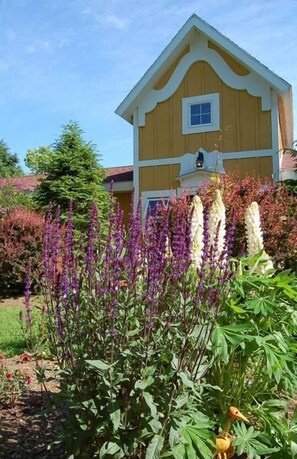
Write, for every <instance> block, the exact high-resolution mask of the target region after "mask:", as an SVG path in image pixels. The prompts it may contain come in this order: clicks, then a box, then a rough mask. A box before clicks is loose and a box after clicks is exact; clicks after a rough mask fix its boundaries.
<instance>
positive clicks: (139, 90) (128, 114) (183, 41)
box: [116, 14, 291, 122]
mask: <svg viewBox="0 0 297 459" xmlns="http://www.w3.org/2000/svg"><path fill="white" fill-rule="evenodd" d="M193 32H202V34H204V35H205V36H206V37H207V38H209V39H210V40H212V41H213V42H214V43H215V44H217V45H218V46H220V47H221V48H222V49H223V50H225V51H226V52H227V53H228V54H230V55H231V56H232V57H234V58H235V59H236V60H238V61H239V62H240V63H242V64H243V65H245V67H247V68H248V69H249V70H251V71H252V72H254V73H255V74H257V75H258V76H260V78H261V79H264V80H265V81H263V83H265V84H266V85H267V83H268V85H269V86H272V87H273V88H274V89H275V90H276V91H277V92H278V93H279V94H281V95H283V94H284V93H286V92H287V91H290V88H291V86H290V85H289V84H288V83H287V82H286V81H285V80H283V79H282V78H280V77H279V76H277V75H276V74H275V73H273V72H272V71H271V70H269V69H268V68H267V67H266V66H265V65H263V64H261V63H260V62H259V61H258V60H257V59H255V58H254V57H252V56H251V55H250V54H248V53H247V52H246V51H244V50H243V49H241V48H240V47H239V46H237V45H236V44H235V43H233V42H232V41H231V40H229V39H228V38H227V37H225V36H224V35H222V34H221V33H220V32H218V31H217V30H216V29H214V28H213V27H212V26H210V25H209V24H207V23H206V22H205V21H203V20H202V19H201V18H199V17H198V16H196V15H195V14H193V15H192V16H191V17H190V18H189V19H188V20H187V21H186V23H185V24H184V25H183V27H182V28H181V29H180V30H179V32H178V33H177V34H176V35H175V37H174V38H173V40H172V41H171V42H170V43H169V45H168V46H167V47H166V48H165V49H164V51H163V52H162V53H161V54H160V56H159V57H158V58H157V59H156V61H155V62H154V63H153V64H152V65H151V67H150V68H149V69H148V70H147V72H146V73H145V74H144V75H143V77H142V78H141V79H140V80H139V81H138V83H137V84H136V85H135V86H134V88H133V89H132V90H131V91H130V93H129V94H128V95H127V97H126V98H125V99H124V100H123V101H122V102H121V104H120V105H119V106H118V108H117V109H116V113H117V114H118V115H119V116H121V117H122V118H125V119H126V120H127V121H129V122H131V119H132V114H133V112H134V110H135V108H136V107H137V106H138V105H139V103H140V101H141V100H142V99H143V97H144V93H145V94H147V92H148V91H149V90H150V89H151V88H152V87H153V86H154V84H155V83H156V82H157V81H158V78H160V76H161V75H162V74H163V73H164V72H165V71H166V70H167V68H168V67H169V66H170V65H171V64H172V63H173V61H174V60H175V59H176V58H177V56H178V54H179V53H180V52H181V51H182V49H183V48H184V47H185V46H186V45H187V44H189V41H190V39H191V36H192V35H193ZM200 36H201V33H200ZM213 54H214V55H218V53H216V52H215V51H214V52H213ZM186 56H187V55H186ZM186 56H184V58H185V57H186ZM184 58H183V59H184ZM227 67H228V66H227ZM240 78H245V77H240Z"/></svg>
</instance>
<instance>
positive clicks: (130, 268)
mask: <svg viewBox="0 0 297 459" xmlns="http://www.w3.org/2000/svg"><path fill="white" fill-rule="evenodd" d="M133 199H134V198H133V197H132V204H131V207H132V209H131V214H130V220H129V230H130V237H129V240H128V246H127V257H126V260H125V261H126V264H127V274H128V277H129V285H134V284H135V282H136V279H137V275H138V266H139V262H140V255H141V234H142V227H141V200H139V201H138V205H137V208H136V211H135V212H133Z"/></svg>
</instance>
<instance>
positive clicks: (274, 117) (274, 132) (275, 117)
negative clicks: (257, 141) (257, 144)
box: [260, 89, 280, 182]
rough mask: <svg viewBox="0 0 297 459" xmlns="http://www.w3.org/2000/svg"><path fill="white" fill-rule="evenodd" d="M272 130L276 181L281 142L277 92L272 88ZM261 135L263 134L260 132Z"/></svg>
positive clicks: (276, 180)
mask: <svg viewBox="0 0 297 459" xmlns="http://www.w3.org/2000/svg"><path fill="white" fill-rule="evenodd" d="M271 105H272V106H271V132H272V150H273V155H272V176H273V177H272V178H273V180H274V181H275V182H278V181H279V172H280V151H279V148H280V142H279V120H278V105H277V94H276V92H275V91H273V89H272V90H271ZM260 135H261V134H260Z"/></svg>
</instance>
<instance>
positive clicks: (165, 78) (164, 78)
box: [154, 45, 190, 89]
mask: <svg viewBox="0 0 297 459" xmlns="http://www.w3.org/2000/svg"><path fill="white" fill-rule="evenodd" d="M189 51H190V46H189V45H188V46H186V47H185V48H184V49H183V50H182V52H181V53H180V55H179V56H178V57H177V58H176V59H175V61H174V62H173V64H172V65H171V66H170V67H169V69H168V70H167V71H166V72H165V73H164V75H162V77H161V78H160V80H159V81H158V82H157V83H156V84H155V86H154V89H161V88H163V86H165V85H166V83H168V81H169V79H170V77H171V75H172V74H173V72H174V70H175V69H176V67H177V65H178V63H179V61H180V60H181V59H182V58H183V57H184V55H185V54H187V53H188V52H189Z"/></svg>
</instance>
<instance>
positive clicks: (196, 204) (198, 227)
mask: <svg viewBox="0 0 297 459" xmlns="http://www.w3.org/2000/svg"><path fill="white" fill-rule="evenodd" d="M203 245H204V244H203V204H202V201H201V199H200V198H199V196H197V195H196V196H194V198H193V201H192V205H191V260H192V264H193V266H194V267H195V268H200V266H201V260H202V250H203Z"/></svg>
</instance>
